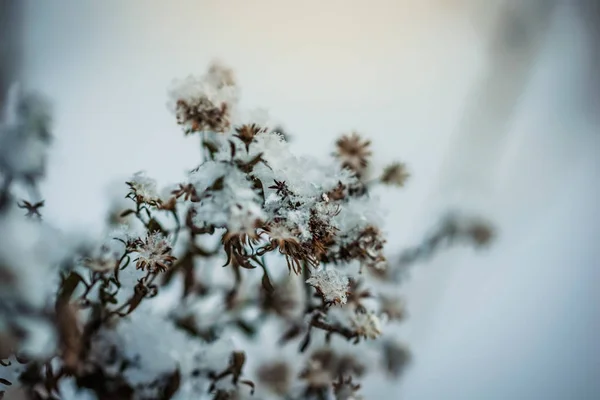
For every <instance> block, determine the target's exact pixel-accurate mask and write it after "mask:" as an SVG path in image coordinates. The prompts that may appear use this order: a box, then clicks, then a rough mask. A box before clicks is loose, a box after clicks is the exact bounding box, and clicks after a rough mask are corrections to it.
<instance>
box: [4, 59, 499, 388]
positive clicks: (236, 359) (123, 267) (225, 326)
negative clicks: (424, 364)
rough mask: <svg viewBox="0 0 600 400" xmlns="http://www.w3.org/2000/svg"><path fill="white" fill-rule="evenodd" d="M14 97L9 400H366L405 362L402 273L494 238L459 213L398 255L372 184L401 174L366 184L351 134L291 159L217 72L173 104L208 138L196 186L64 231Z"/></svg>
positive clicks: (392, 168) (192, 178) (40, 110)
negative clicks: (103, 222)
mask: <svg viewBox="0 0 600 400" xmlns="http://www.w3.org/2000/svg"><path fill="white" fill-rule="evenodd" d="M17 94H19V93H18V92H16V91H15V96H13V97H14V100H13V101H12V102H11V103H10V104H11V105H10V107H9V110H8V111H9V112H8V113H7V118H6V119H4V120H3V122H2V124H1V125H0V128H1V130H0V143H1V144H2V146H0V173H1V179H2V181H1V182H2V186H1V187H0V190H1V191H0V234H1V236H2V237H3V241H2V244H0V277H1V278H2V279H1V280H0V288H1V290H0V301H1V303H0V359H1V360H2V367H1V368H0V377H1V378H2V379H1V380H0V398H1V396H2V395H3V394H4V395H6V396H13V395H14V396H17V393H18V395H19V396H22V397H23V398H27V399H40V398H41V399H56V398H59V399H100V400H113V399H123V400H130V399H131V400H134V399H215V400H216V399H220V400H225V399H250V398H255V399H280V398H288V399H337V400H350V399H362V398H363V396H362V394H361V393H360V392H361V390H360V389H361V384H360V382H363V381H364V380H365V379H368V378H369V376H371V375H373V374H380V373H381V372H382V371H383V372H385V373H386V375H387V376H389V377H390V378H392V379H394V378H396V377H398V376H400V375H401V373H402V371H404V369H405V368H406V366H407V365H408V364H409V362H410V359H411V357H410V352H409V350H408V349H407V347H406V346H405V345H403V344H402V343H401V342H399V341H398V339H397V337H396V335H395V327H396V326H397V325H398V324H399V323H400V322H402V321H403V320H404V319H405V318H406V315H407V313H406V305H405V303H404V300H403V299H402V298H401V297H399V296H398V295H397V294H396V293H397V291H398V283H399V282H400V278H401V277H403V276H405V272H406V269H407V267H408V266H410V265H412V264H414V263H415V262H418V261H421V260H423V259H427V258H428V257H431V256H432V255H433V254H434V253H435V252H437V251H438V250H439V249H441V248H443V247H444V246H446V245H449V244H454V243H465V242H466V243H469V244H474V245H476V246H477V247H483V246H485V245H487V244H488V243H489V242H490V240H491V239H492V238H493V231H492V230H491V229H490V228H489V225H488V224H487V223H485V222H484V221H482V220H479V219H470V218H467V217H465V216H458V215H453V216H451V217H448V218H447V219H445V220H444V221H443V223H442V224H441V225H440V227H439V228H438V229H437V230H436V231H434V232H433V233H432V234H431V235H430V236H428V237H427V238H426V239H425V240H424V241H423V243H421V244H419V245H417V246H415V247H411V248H408V249H407V250H406V251H404V252H402V253H401V254H400V255H399V256H395V255H389V253H388V252H387V251H386V247H385V246H386V242H387V241H386V235H385V230H384V226H383V221H384V220H385V216H384V215H381V214H382V213H381V211H380V210H381V208H380V206H379V203H378V198H377V197H376V196H375V195H374V194H373V190H372V189H373V187H374V186H377V185H379V186H380V187H382V186H384V185H387V186H390V187H391V186H395V187H401V186H404V185H405V184H406V182H407V178H408V176H409V173H408V170H407V167H406V166H405V165H404V164H403V163H398V162H391V163H390V164H389V166H388V167H386V168H385V169H384V170H383V171H380V174H379V175H377V176H379V178H376V179H372V178H369V175H370V174H371V172H372V171H370V168H369V167H370V166H371V157H372V155H373V154H372V150H371V142H370V141H369V140H368V139H366V138H364V137H363V136H362V135H360V134H359V133H357V132H351V133H348V134H344V135H342V137H341V138H340V139H339V140H337V141H336V142H335V144H334V148H333V149H332V156H331V157H330V158H328V159H324V160H321V159H315V158H313V157H309V156H302V155H297V154H294V153H293V152H292V151H291V149H290V147H289V144H288V141H287V139H286V138H285V136H284V135H283V133H282V132H278V129H276V128H274V125H273V124H272V122H271V120H270V118H269V117H268V116H265V115H263V116H258V115H257V114H252V113H244V112H242V111H240V107H239V105H238V97H239V91H238V88H237V85H236V80H235V78H234V76H233V73H232V71H231V70H229V69H228V68H225V67H223V66H221V65H219V64H213V65H212V66H211V67H210V68H209V70H208V72H207V73H206V74H204V75H202V76H200V77H190V78H187V79H185V80H183V81H179V82H177V83H176V84H175V85H174V87H173V88H172V90H171V91H170V94H169V96H170V103H169V105H170V108H171V110H172V111H173V113H174V115H175V120H176V122H177V123H178V124H179V125H181V127H182V128H183V131H184V133H185V135H187V136H192V137H191V138H188V139H187V140H192V141H194V140H198V141H199V142H200V149H201V152H200V154H199V157H198V160H196V161H195V162H194V160H190V168H192V169H191V170H190V172H189V174H188V176H187V178H186V179H185V180H184V181H182V182H175V183H174V184H172V185H168V186H165V187H160V186H159V185H158V184H157V182H156V181H155V180H154V179H152V178H151V177H149V176H147V175H146V174H145V173H143V172H138V173H136V174H134V175H133V176H132V177H131V178H130V179H128V180H127V181H126V182H124V183H123V184H122V185H120V188H121V190H122V191H121V193H119V195H118V198H119V201H116V200H115V201H114V202H112V203H111V207H110V215H109V218H107V226H106V229H105V233H103V234H102V235H100V236H98V237H93V236H90V237H85V238H83V237H81V235H75V234H61V233H60V232H57V231H56V230H54V229H52V228H51V227H50V226H48V225H47V224H45V222H44V220H43V218H42V217H43V206H44V201H43V199H41V198H39V193H38V192H37V187H38V181H39V180H40V179H41V178H42V176H43V171H44V168H45V154H46V149H47V145H48V143H49V138H50V136H49V127H48V122H49V116H48V113H47V111H46V110H47V109H46V106H44V105H43V104H44V103H43V102H41V101H40V100H38V98H37V97H36V96H30V95H21V94H19V95H17ZM7 146H8V147H7ZM9 147H10V148H11V150H10V151H8V150H7V148H9ZM13 149H14V151H13ZM23 189H25V190H24V191H23ZM22 193H28V196H25V198H23V197H24V196H23V195H22ZM90 211H93V210H90ZM75 237H77V239H74V238H75ZM8 390H10V392H9V391H8Z"/></svg>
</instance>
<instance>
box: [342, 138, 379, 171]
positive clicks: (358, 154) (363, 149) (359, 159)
mask: <svg viewBox="0 0 600 400" xmlns="http://www.w3.org/2000/svg"><path fill="white" fill-rule="evenodd" d="M370 145H371V141H370V140H363V139H362V138H361V137H360V135H359V134H358V133H356V132H352V133H351V134H350V135H344V136H342V137H341V138H340V139H338V140H337V142H336V146H337V151H336V153H335V156H336V157H337V158H338V159H339V160H340V161H341V162H342V166H343V167H344V168H348V169H350V170H352V171H354V172H356V173H357V174H358V175H360V174H362V173H363V172H364V170H365V168H366V167H367V166H368V165H369V157H371V154H372V152H371V149H370Z"/></svg>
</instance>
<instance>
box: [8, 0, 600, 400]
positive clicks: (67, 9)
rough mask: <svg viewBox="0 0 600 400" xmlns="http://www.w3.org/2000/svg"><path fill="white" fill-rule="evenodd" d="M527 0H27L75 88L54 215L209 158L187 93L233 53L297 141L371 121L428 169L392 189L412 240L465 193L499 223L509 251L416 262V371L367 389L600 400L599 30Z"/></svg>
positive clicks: (61, 85)
mask: <svg viewBox="0 0 600 400" xmlns="http://www.w3.org/2000/svg"><path fill="white" fill-rule="evenodd" d="M507 2H509V1H508V0H493V1H487V2H484V1H479V2H478V1H475V0H472V1H471V0H426V1H415V0H412V1H411V0H395V1H394V0H389V1H370V2H360V1H341V0H329V1H316V0H310V1H307V0H305V1H281V0H279V1H277V0H270V1H265V0H253V1H242V0H221V1H216V0H210V1H209V0H205V1H200V0H198V1H174V2H142V1H129V2H122V1H116V0H110V1H107V0H105V1H89V0H85V1H75V0H71V1H66V0H65V1H59V0H54V1H46V2H38V1H26V2H23V3H22V9H21V17H22V24H21V25H22V26H21V28H22V29H21V36H20V43H21V51H20V52H21V56H22V57H21V61H20V63H19V71H20V73H19V75H20V78H21V79H22V80H23V82H24V83H25V84H26V86H27V87H30V88H35V89H37V90H40V91H41V92H43V93H45V94H46V95H48V96H49V97H50V98H51V99H52V100H53V101H54V111H55V125H54V126H55V129H54V132H55V136H56V137H55V141H54V143H53V151H52V153H51V162H50V166H49V171H48V177H47V179H46V181H45V185H44V187H43V193H44V197H45V199H46V207H45V214H44V215H45V218H46V220H48V221H50V222H51V223H53V224H55V225H56V226H58V227H60V228H62V229H65V230H83V231H95V230H98V231H99V230H101V229H102V223H103V222H104V215H105V213H104V211H106V208H107V206H108V203H107V200H108V198H109V196H110V195H112V194H114V190H115V182H119V181H121V180H124V179H125V178H127V177H129V176H130V175H131V174H132V173H133V172H136V171H138V170H142V169H143V170H146V171H147V172H148V174H149V175H150V176H152V177H155V178H156V179H157V180H158V181H159V183H170V182H174V181H177V180H178V179H180V178H181V177H183V174H184V172H185V171H186V170H187V169H189V168H191V167H194V166H195V163H196V160H197V155H198V148H197V146H195V145H194V144H195V143H196V142H194V141H190V140H187V139H186V138H184V137H183V135H182V134H181V131H180V128H179V127H178V126H177V125H176V124H175V120H174V117H173V116H172V115H171V113H169V111H168V110H167V108H166V101H167V96H166V92H167V89H168V87H169V85H170V84H171V82H172V81H173V79H175V78H183V77H185V76H187V75H189V74H201V73H203V72H204V70H205V68H206V66H207V64H208V63H209V62H210V61H211V60H213V59H215V58H217V59H220V60H222V61H223V62H225V63H226V64H228V65H230V66H231V67H232V68H234V70H235V71H236V73H237V77H238V80H239V82H240V86H241V88H242V96H243V97H242V102H243V104H245V105H246V106H248V107H263V108H265V109H267V110H268V111H269V114H270V115H271V116H272V117H273V118H275V119H276V120H277V121H280V122H281V123H282V125H283V126H284V127H285V128H286V130H287V131H289V132H290V133H291V135H292V136H293V139H294V140H293V147H294V149H295V150H296V151H297V152H304V153H311V154H314V155H318V156H326V155H327V154H328V153H329V152H331V149H332V146H333V143H334V140H335V138H336V136H337V135H339V134H340V133H342V132H345V131H348V130H352V129H356V130H358V131H360V132H363V133H364V134H365V135H367V136H368V137H370V138H371V139H372V140H373V146H374V153H375V154H376V155H377V158H376V159H375V163H376V165H377V166H382V165H384V164H386V163H388V162H389V161H391V160H394V159H400V160H402V161H405V162H407V163H408V165H409V167H410V171H411V173H412V176H413V178H412V180H411V181H410V182H409V184H408V186H407V187H406V189H404V190H401V191H390V193H389V194H388V195H387V197H386V198H385V199H384V207H385V211H386V212H388V215H389V216H388V217H387V218H386V221H387V225H386V227H385V228H386V230H387V232H389V247H390V249H391V250H393V249H397V250H399V249H401V248H402V247H403V246H408V245H412V244H415V243H417V242H418V241H419V239H420V238H421V237H422V236H423V234H425V233H426V232H427V230H428V229H429V228H430V227H431V226H432V224H433V223H435V221H436V220H437V219H438V218H439V217H440V216H441V215H442V213H443V212H445V211H446V210H448V209H454V208H457V207H459V208H460V209H463V210H466V211H473V212H478V213H481V214H483V215H485V216H487V217H488V218H490V219H492V220H493V221H494V222H495V223H496V226H497V228H498V234H499V236H498V240H497V241H496V243H495V245H494V246H493V247H492V248H491V249H490V250H488V251H486V252H484V253H473V252H472V251H470V250H468V249H455V250H452V251H450V252H448V253H446V254H442V255H440V256H439V257H436V258H435V259H433V260H432V261H431V262H428V263H427V264H424V265H420V266H419V267H418V268H417V269H416V270H415V271H414V273H413V274H412V279H411V281H410V282H409V283H408V284H407V285H406V286H404V287H403V288H402V289H401V291H402V294H403V295H405V296H406V298H407V300H408V306H409V313H410V319H409V320H408V322H406V323H405V324H404V326H403V330H402V332H401V334H402V337H403V339H404V340H405V341H406V342H407V343H408V344H409V345H410V346H411V348H412V351H413V355H414V361H413V364H412V366H411V368H410V370H409V371H408V373H407V374H406V375H405V377H404V379H403V380H402V381H401V382H399V383H398V384H397V385H394V386H391V385H389V384H386V385H380V382H374V381H371V382H366V389H367V390H366V391H365V394H366V395H367V396H368V398H403V399H408V400H412V399H416V400H421V399H423V400H427V399H524V400H529V399H567V398H568V399H594V398H599V397H600V382H599V381H598V380H597V374H598V371H600V361H599V360H600V346H599V345H598V340H597V329H598V328H600V311H599V308H598V300H599V297H600V296H599V295H598V294H597V291H596V288H595V285H596V283H597V282H598V281H599V280H600V261H598V260H599V259H600V257H599V256H600V248H599V247H598V246H597V242H598V237H599V233H600V224H599V222H600V207H599V206H598V204H600V202H599V196H598V195H599V192H600V189H599V187H600V185H599V183H600V179H599V176H598V174H599V172H600V132H598V130H599V126H600V125H599V122H600V121H599V119H598V111H600V108H598V107H597V105H598V103H596V102H595V101H594V100H595V99H596V97H594V96H593V95H594V93H595V94H596V95H597V93H598V90H597V89H598V86H594V85H592V84H591V83H594V82H593V81H590V76H591V75H590V71H592V72H593V68H599V66H598V64H594V63H593V62H594V61H595V60H594V59H593V58H592V56H591V55H590V54H591V51H590V49H593V48H595V46H598V41H597V39H598V37H597V36H596V37H593V36H590V35H589V29H587V28H589V26H587V27H586V23H585V22H582V19H581V13H580V12H579V10H577V9H576V7H575V6H574V4H575V1H573V2H567V1H563V2H555V3H557V4H556V6H555V7H554V9H553V10H552V12H548V17H544V16H543V15H544V12H543V11H539V10H538V9H537V8H535V7H536V6H539V5H540V4H544V1H543V0H542V1H538V2H537V3H536V2H535V1H533V0H532V1H521V2H518V1H517V2H515V1H512V3H514V4H513V5H514V7H516V8H514V9H516V10H517V11H516V15H525V17H524V18H523V20H522V21H524V23H522V24H521V25H519V24H516V25H514V26H512V25H511V26H509V27H508V28H507V27H506V26H505V25H503V24H506V20H505V19H503V16H505V15H506V13H507V11H506V10H507V9H510V8H507V4H506V3H507ZM550 3H551V1H548V2H546V4H550ZM592 3H593V2H592ZM538 8H539V7H538ZM541 8H543V7H541ZM588 23H589V20H588ZM588 25H589V24H588ZM502 26H504V29H502V28H501V27H502ZM499 27H500V28H499ZM499 32H500V33H499ZM504 34H506V35H508V36H507V37H504V36H503V35H504ZM510 35H513V36H510ZM498 37H501V40H500V42H501V44H499V45H498V44H494V43H496V42H495V41H496V40H499V39H498ZM505 42H507V43H509V44H511V45H512V46H515V47H510V46H509V45H504V44H503V43H505ZM507 46H508V47H507ZM490 48H491V50H490ZM590 65H592V66H591V67H590ZM116 187H117V188H119V186H118V185H117V186H116ZM121 189H122V190H123V194H125V192H124V190H125V186H124V185H123V187H122V188H121ZM90 209H93V210H96V211H95V212H93V213H89V212H88V210H90Z"/></svg>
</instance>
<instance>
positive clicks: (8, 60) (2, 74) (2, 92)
mask: <svg viewBox="0 0 600 400" xmlns="http://www.w3.org/2000/svg"><path fill="white" fill-rule="evenodd" d="M21 11H22V4H21V2H20V1H18V0H0V109H2V108H3V107H4V102H5V100H6V95H7V93H8V87H9V86H10V84H11V83H12V81H14V80H15V78H16V77H17V76H18V71H19V68H20V63H21V51H22V43H21V27H22V24H21V23H22V12H21Z"/></svg>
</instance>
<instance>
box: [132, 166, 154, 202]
mask: <svg viewBox="0 0 600 400" xmlns="http://www.w3.org/2000/svg"><path fill="white" fill-rule="evenodd" d="M126 183H127V186H129V190H130V191H129V194H128V195H127V197H129V198H131V199H133V200H134V201H135V202H137V203H138V204H142V203H145V204H149V205H157V204H158V203H159V201H160V197H159V195H158V191H157V189H156V181H155V180H154V179H152V178H149V177H148V176H146V173H145V172H143V171H140V172H137V173H136V174H135V175H133V177H132V178H131V180H130V181H129V182H126Z"/></svg>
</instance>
